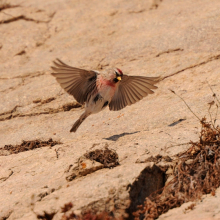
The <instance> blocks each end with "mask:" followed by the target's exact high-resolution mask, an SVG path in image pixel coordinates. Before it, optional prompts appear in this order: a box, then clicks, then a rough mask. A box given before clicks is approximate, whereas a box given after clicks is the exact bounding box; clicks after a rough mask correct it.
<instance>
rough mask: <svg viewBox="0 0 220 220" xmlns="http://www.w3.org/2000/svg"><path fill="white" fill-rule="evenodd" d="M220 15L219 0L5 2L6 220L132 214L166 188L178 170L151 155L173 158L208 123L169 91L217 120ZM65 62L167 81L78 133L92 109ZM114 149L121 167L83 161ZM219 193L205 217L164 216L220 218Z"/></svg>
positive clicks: (2, 202) (2, 119)
mask: <svg viewBox="0 0 220 220" xmlns="http://www.w3.org/2000/svg"><path fill="white" fill-rule="evenodd" d="M219 13H220V1H219V0H213V1H208V0H198V1H189V0H180V1H175V0H164V1H150V0H149V1H125V0H114V1H111V0H107V1H98V0H93V1H86V0H83V1H78V0H76V1H75V0H74V1H70V0H67V1H62V0H50V1H43V0H38V1H34V0H29V1H21V0H8V1H1V0H0V33H1V34H0V35H1V36H0V100H1V102H0V140H1V142H0V155H1V156H0V195H1V196H0V219H8V220H12V219H20V220H21V219H37V218H38V217H37V216H39V215H44V213H45V212H47V213H55V214H54V218H53V219H61V218H62V215H63V214H62V213H61V211H60V207H62V206H64V204H66V203H69V202H72V204H73V207H72V210H73V211H74V212H75V213H77V214H78V213H80V212H83V211H85V210H88V209H92V210H95V211H99V212H100V211H103V210H105V211H108V212H111V213H113V214H114V216H115V217H121V216H123V217H124V218H128V219H132V214H131V213H132V212H133V211H135V210H136V206H137V205H139V204H142V203H143V202H144V200H145V197H146V196H148V195H150V194H151V193H152V192H154V191H156V190H158V189H160V188H161V187H163V186H164V183H165V171H164V170H163V169H161V167H166V164H165V165H160V166H157V165H156V164H155V163H154V162H149V161H148V158H149V157H151V156H156V155H158V154H160V155H161V156H162V157H167V156H169V157H172V156H174V155H176V154H177V153H180V152H182V151H184V150H186V149H188V147H189V144H188V143H189V141H197V140H198V139H199V133H200V128H201V125H200V122H199V121H198V120H197V118H196V117H195V116H194V115H193V114H192V113H191V112H190V111H189V110H188V109H187V107H186V106H185V104H184V103H183V101H181V100H180V99H179V98H178V97H177V96H175V95H174V94H173V93H172V92H170V90H169V89H171V90H174V91H175V92H176V93H177V94H178V95H180V96H181V97H183V98H184V100H185V101H186V102H187V103H188V105H189V106H190V107H191V109H192V110H193V111H194V112H195V113H196V114H197V116H198V117H199V118H202V117H203V116H207V118H208V117H209V105H208V103H210V102H212V101H213V93H212V91H211V90H210V87H211V88H212V89H213V91H214V92H215V94H216V95H217V96H218V94H220V62H219V60H220V40H219V39H220V28H219V27H220V26H219V24H220V17H219ZM55 58H60V59H61V60H63V61H64V62H65V63H67V64H69V65H72V66H75V67H79V68H85V69H96V70H102V69H105V68H108V67H118V68H120V69H122V70H123V72H124V73H125V74H128V75H143V76H161V77H162V80H161V81H160V82H159V83H158V84H157V85H158V89H157V90H155V93H154V94H153V95H149V96H148V97H146V98H144V99H143V100H142V101H140V102H138V103H136V104H135V105H132V106H129V107H126V108H124V109H122V110H121V111H118V112H110V111H109V110H108V109H106V110H104V111H103V112H100V113H99V114H97V115H92V116H90V117H88V118H87V119H86V120H85V122H84V123H83V124H82V125H81V126H80V128H79V129H78V130H77V132H76V133H70V132H69V130H70V128H71V127H72V125H73V123H74V121H75V120H77V119H78V117H79V116H80V115H81V114H82V112H83V106H81V105H80V104H78V103H77V102H76V101H75V100H74V98H73V97H72V96H70V95H68V94H66V93H65V92H64V91H63V90H62V89H61V87H60V86H59V85H58V83H57V82H56V80H55V78H54V77H53V76H51V74H50V73H51V70H50V66H51V65H52V61H53V60H55ZM214 107H215V105H213V108H211V110H210V112H211V114H212V116H213V118H214V117H215V112H216V108H214ZM218 119H219V116H218V115H217V121H216V123H217V124H218V123H219V120H218ZM208 120H209V118H208ZM36 140H40V141H41V142H40V144H37V146H38V147H35V146H36ZM49 140H50V141H51V140H52V142H54V143H55V142H56V144H51V143H52V142H50V141H49ZM23 141H35V142H34V143H35V144H33V143H32V142H30V143H29V142H28V143H27V142H23ZM42 141H44V142H45V143H46V142H47V144H46V145H44V144H42V143H44V142H42ZM22 143H25V144H23V145H22ZM49 143H50V144H49ZM5 145H7V146H8V147H5ZM20 145H22V146H20ZM13 146H16V148H15V150H14V151H12V147H13ZM106 147H107V148H108V149H110V150H112V151H113V152H115V153H117V157H118V159H117V165H116V164H115V165H114V166H109V167H108V166H106V163H101V162H100V161H97V160H94V158H84V159H82V158H83V157H84V156H85V154H86V153H88V152H91V151H95V150H104V149H106ZM18 148H19V150H17V151H16V149H18ZM103 164H104V165H103ZM71 175H72V176H71ZM68 177H69V178H68ZM70 177H71V178H70ZM218 191H219V190H217V191H216V194H215V197H213V196H210V195H208V196H207V197H204V198H203V200H202V202H200V203H198V204H197V205H196V207H195V209H193V210H189V211H187V212H186V213H185V212H184V209H185V208H184V207H180V208H176V209H173V210H171V211H169V212H168V213H166V214H163V215H161V216H160V217H159V219H176V218H177V215H178V218H179V219H186V218H187V219H215V218H216V216H218V213H219V211H218V210H219V209H220V206H219V204H220V202H219V196H220V195H219V192H218ZM210 204H214V205H213V206H211V205H210ZM185 206H186V204H185ZM177 213H178V214H177Z"/></svg>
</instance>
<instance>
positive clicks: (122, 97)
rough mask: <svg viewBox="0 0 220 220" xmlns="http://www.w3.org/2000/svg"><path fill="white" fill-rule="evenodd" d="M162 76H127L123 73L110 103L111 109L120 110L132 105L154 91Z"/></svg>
mask: <svg viewBox="0 0 220 220" xmlns="http://www.w3.org/2000/svg"><path fill="white" fill-rule="evenodd" d="M159 80H160V77H144V76H127V75H123V78H122V80H121V81H120V82H119V83H120V84H119V85H118V88H117V90H116V92H115V94H114V96H113V98H112V100H111V102H110V103H109V109H110V110H111V111H118V110H120V109H122V108H124V107H125V106H127V105H132V104H134V103H136V102H138V101H139V100H141V99H142V98H143V97H145V96H147V95H148V94H152V93H154V92H153V91H152V89H157V86H154V84H155V83H157V82H158V81H159Z"/></svg>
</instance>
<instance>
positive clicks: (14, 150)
mask: <svg viewBox="0 0 220 220" xmlns="http://www.w3.org/2000/svg"><path fill="white" fill-rule="evenodd" d="M57 144H62V143H61V142H59V141H53V139H52V138H50V139H49V140H48V141H41V140H33V141H23V142H22V143H21V144H17V145H11V144H9V145H5V146H4V147H3V148H2V150H3V152H2V153H1V152H0V156H5V155H10V154H18V153H20V152H24V151H28V150H34V149H36V148H40V147H47V146H50V147H53V146H54V145H57ZM4 151H7V152H8V154H5V153H4Z"/></svg>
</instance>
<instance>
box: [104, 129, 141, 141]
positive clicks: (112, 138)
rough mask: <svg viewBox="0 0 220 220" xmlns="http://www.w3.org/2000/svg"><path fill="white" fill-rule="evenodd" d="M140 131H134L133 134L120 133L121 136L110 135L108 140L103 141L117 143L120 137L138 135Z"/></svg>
mask: <svg viewBox="0 0 220 220" xmlns="http://www.w3.org/2000/svg"><path fill="white" fill-rule="evenodd" d="M139 132H140V131H135V132H130V133H128V132H124V133H121V134H115V135H112V136H110V137H108V138H103V139H105V140H108V141H117V140H118V139H119V138H120V137H123V136H125V135H131V134H136V133H139Z"/></svg>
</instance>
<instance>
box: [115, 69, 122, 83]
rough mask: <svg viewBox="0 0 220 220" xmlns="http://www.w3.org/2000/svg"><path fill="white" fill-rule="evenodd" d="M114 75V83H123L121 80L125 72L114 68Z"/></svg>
mask: <svg viewBox="0 0 220 220" xmlns="http://www.w3.org/2000/svg"><path fill="white" fill-rule="evenodd" d="M114 74H115V77H114V79H113V81H114V82H115V83H117V82H119V81H121V79H122V77H123V72H122V71H121V70H120V69H118V68H114Z"/></svg>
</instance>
